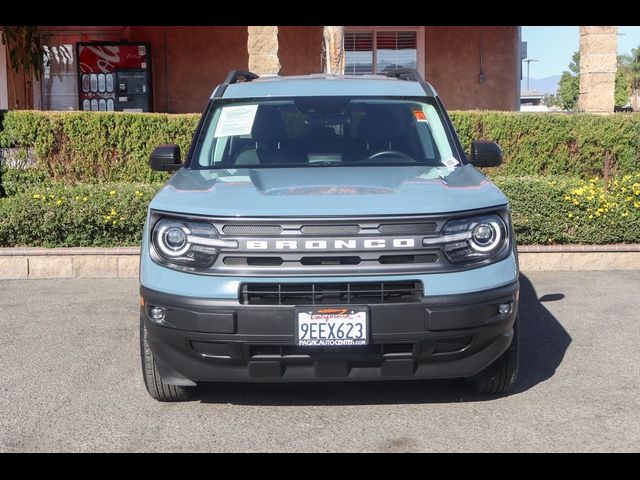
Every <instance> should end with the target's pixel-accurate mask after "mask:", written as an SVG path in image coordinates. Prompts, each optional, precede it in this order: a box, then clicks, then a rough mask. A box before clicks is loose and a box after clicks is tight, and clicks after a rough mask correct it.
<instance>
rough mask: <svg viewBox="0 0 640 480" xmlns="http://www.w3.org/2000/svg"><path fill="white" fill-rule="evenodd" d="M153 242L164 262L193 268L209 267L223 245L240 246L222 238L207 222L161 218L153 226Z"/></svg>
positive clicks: (155, 249) (224, 246) (156, 251)
mask: <svg viewBox="0 0 640 480" xmlns="http://www.w3.org/2000/svg"><path fill="white" fill-rule="evenodd" d="M152 244H153V248H154V251H155V253H156V254H157V256H158V257H160V260H163V261H164V262H163V263H168V264H174V265H179V266H185V267H192V268H200V269H202V268H209V267H210V266H211V265H212V264H213V262H214V261H215V259H216V257H217V255H218V252H219V251H220V248H237V247H238V243H237V242H236V241H235V240H221V239H220V236H219V235H218V231H217V230H216V229H215V227H214V226H213V225H211V224H210V223H207V222H198V221H192V220H184V221H183V220H174V219H162V220H160V221H158V222H157V223H156V225H155V227H154V229H153V233H152Z"/></svg>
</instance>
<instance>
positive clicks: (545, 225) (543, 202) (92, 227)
mask: <svg viewBox="0 0 640 480" xmlns="http://www.w3.org/2000/svg"><path fill="white" fill-rule="evenodd" d="M494 181H495V183H496V184H497V185H498V186H499V187H500V188H501V189H502V190H503V191H504V193H505V194H506V195H507V197H508V198H509V201H510V203H511V210H512V215H513V223H514V228H515V230H516V238H517V240H518V243H519V244H520V245H529V244H562V243H565V244H566V243H587V244H605V243H638V242H640V174H635V175H626V176H622V177H618V178H614V179H611V181H610V184H609V186H608V189H607V190H605V189H604V186H603V183H602V181H601V180H599V179H593V178H592V179H589V180H580V179H577V178H566V177H546V178H541V177H531V176H529V177H495V178H494ZM161 186H162V184H135V183H106V184H98V185H89V184H84V185H77V186H69V185H64V184H60V183H59V182H58V183H52V184H50V185H49V186H46V187H40V188H37V187H36V188H30V189H28V190H26V191H23V192H20V193H17V194H16V195H14V196H11V197H7V198H2V199H0V246H2V247H11V246H43V247H76V246H87V247H89V246H100V247H114V246H133V245H139V244H140V238H141V235H142V226H143V224H144V220H145V216H146V212H147V206H148V203H149V201H150V200H151V199H152V198H153V196H154V195H155V194H156V192H157V191H158V190H159V189H160V188H161Z"/></svg>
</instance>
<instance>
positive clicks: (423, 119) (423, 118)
mask: <svg viewBox="0 0 640 480" xmlns="http://www.w3.org/2000/svg"><path fill="white" fill-rule="evenodd" d="M413 115H414V116H415V117H416V120H417V121H418V122H426V121H427V116H426V115H425V114H424V112H423V111H422V110H414V111H413Z"/></svg>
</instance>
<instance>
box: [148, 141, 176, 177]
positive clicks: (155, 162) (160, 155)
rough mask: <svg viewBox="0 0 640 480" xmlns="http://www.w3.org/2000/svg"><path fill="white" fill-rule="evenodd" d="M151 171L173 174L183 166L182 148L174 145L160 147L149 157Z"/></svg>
mask: <svg viewBox="0 0 640 480" xmlns="http://www.w3.org/2000/svg"><path fill="white" fill-rule="evenodd" d="M149 166H150V167H151V170H155V171H157V172H173V171H175V170H178V169H179V168H180V167H181V166H182V159H181V158H180V147H179V146H178V145H174V144H168V145H158V146H157V147H156V148H155V149H154V150H153V152H152V153H151V156H150V157H149Z"/></svg>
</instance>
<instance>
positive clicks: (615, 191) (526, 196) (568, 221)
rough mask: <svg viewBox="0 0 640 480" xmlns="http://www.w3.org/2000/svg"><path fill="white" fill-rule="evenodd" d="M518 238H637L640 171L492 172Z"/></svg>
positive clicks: (615, 240)
mask: <svg viewBox="0 0 640 480" xmlns="http://www.w3.org/2000/svg"><path fill="white" fill-rule="evenodd" d="M493 181H494V182H495V183H496V185H497V186H498V187H500V189H501V190H502V191H503V192H504V193H505V195H506V196H507V198H508V199H509V202H510V204H511V212H512V217H513V224H514V228H515V230H516V238H517V241H518V243H519V244H521V245H531V244H572V243H573V244H576V243H586V244H608V243H638V242H640V174H635V175H625V176H622V177H619V178H615V179H611V181H610V183H609V186H608V188H607V189H605V188H604V185H603V182H602V180H600V179H597V178H591V179H589V180H581V179H577V178H567V177H546V178H544V177H495V178H494V179H493Z"/></svg>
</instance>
